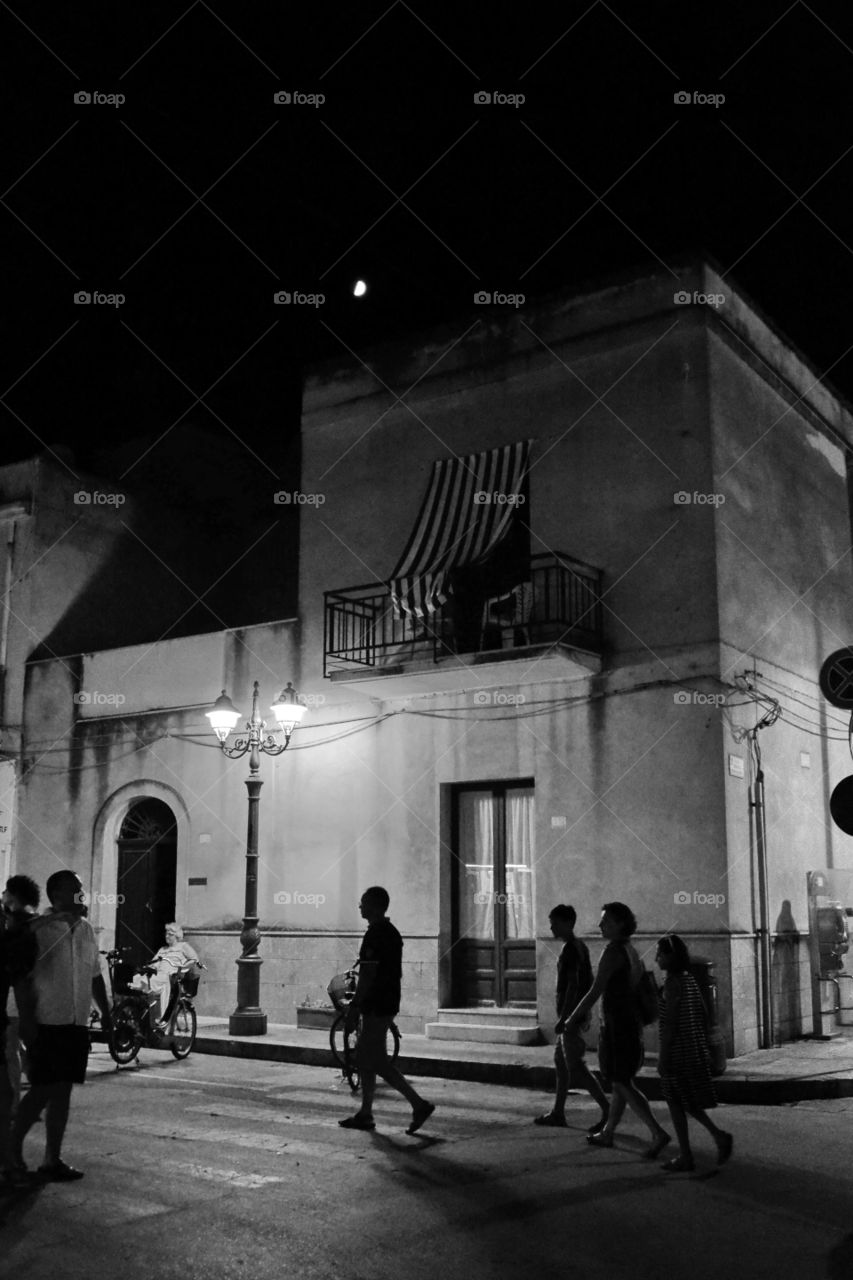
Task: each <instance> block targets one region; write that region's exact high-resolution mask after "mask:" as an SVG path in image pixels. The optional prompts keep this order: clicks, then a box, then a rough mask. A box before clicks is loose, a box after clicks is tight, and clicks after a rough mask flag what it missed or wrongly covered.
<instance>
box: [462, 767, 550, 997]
mask: <svg viewBox="0 0 853 1280" xmlns="http://www.w3.org/2000/svg"><path fill="white" fill-rule="evenodd" d="M453 801H454V814H453V819H454V821H453V831H454V847H453V857H454V867H455V875H454V897H453V944H454V945H453V949H452V952H451V955H452V957H453V968H452V980H453V1003H454V1005H456V1006H458V1007H466V1006H486V1007H497V1008H509V1007H527V1006H530V1005H535V1003H536V943H535V938H534V929H533V864H534V844H533V840H534V821H533V786H532V785H531V784H529V783H528V784H524V783H513V784H506V783H494V784H486V785H481V786H477V787H459V788H456V789H455V791H454V797H453Z"/></svg>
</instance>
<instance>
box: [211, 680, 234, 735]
mask: <svg viewBox="0 0 853 1280" xmlns="http://www.w3.org/2000/svg"><path fill="white" fill-rule="evenodd" d="M204 714H205V715H206V716H207V718H208V720H209V721H210V727H211V729H212V730H213V732H214V733H215V734H216V736H217V738H218V739H219V741H220V742H224V741H225V739H226V738H227V737H228V735H229V733H230V732H231V730H232V729H233V728H234V726H235V724H236V723H237V721H238V720H239V719H240V712H239V711H238V710H237V708H236V707H235V706H234V703H233V702H232V701H231V699H230V698H229V697H228V695H227V693H226V692H225V690H224V689H223V690H222V692H221V694H220V695H219V697H218V698H217V699H216V701H215V702H214V704H213V708H212V710H210V711H206V712H205V713H204Z"/></svg>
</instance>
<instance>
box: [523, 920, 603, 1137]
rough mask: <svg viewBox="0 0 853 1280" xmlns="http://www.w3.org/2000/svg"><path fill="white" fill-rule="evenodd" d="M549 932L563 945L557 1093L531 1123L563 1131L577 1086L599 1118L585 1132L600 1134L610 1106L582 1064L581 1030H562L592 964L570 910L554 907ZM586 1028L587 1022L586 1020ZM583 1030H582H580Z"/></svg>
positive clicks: (559, 970)
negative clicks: (591, 1100)
mask: <svg viewBox="0 0 853 1280" xmlns="http://www.w3.org/2000/svg"><path fill="white" fill-rule="evenodd" d="M548 919H549V921H550V924H551V932H552V934H553V935H554V937H555V938H559V939H560V940H561V941H562V943H563V949H562V951H561V952H560V956H559V959H558V960H557V1025H556V1026H555V1028H554V1030H555V1031H556V1033H557V1043H556V1045H555V1047H554V1066H555V1067H556V1069H557V1092H556V1095H555V1098H554V1106H553V1109H552V1110H551V1111H546V1113H545V1115H544V1116H537V1117H536V1119H535V1120H534V1121H533V1123H534V1124H541V1125H547V1126H549V1127H553V1128H558V1129H563V1128H565V1127H566V1114H565V1107H566V1098H567V1097H568V1093H569V1086H570V1085H580V1086H582V1087H583V1088H584V1089H587V1090H588V1091H589V1093H590V1094H591V1095H592V1097H593V1098H594V1099H595V1101H596V1102H597V1103H598V1105H599V1106H600V1107H601V1118H600V1119H599V1120H598V1121H597V1122H596V1123H595V1124H594V1125H592V1127H591V1128H590V1130H589V1132H590V1133H593V1134H596V1133H600V1132H601V1131H602V1129H603V1128H604V1126H605V1124H606V1123H607V1117H608V1116H609V1114H610V1103H609V1102H608V1100H607V1094H606V1093H605V1092H604V1090H603V1089H602V1087H601V1085H600V1084H599V1082H598V1080H597V1079H596V1077H595V1076H594V1075H593V1074H592V1072H591V1071H590V1069H589V1067H588V1066H587V1065H586V1063H585V1062H584V1053H585V1052H586V1045H585V1044H584V1042H583V1037H582V1036H581V1028H579V1027H572V1029H571V1030H570V1031H566V1027H565V1023H566V1018H568V1016H569V1014H570V1013H571V1012H572V1010H573V1009H574V1008H575V1007H576V1005H577V1004H578V1002H579V1001H580V1000H582V999H583V997H584V996H585V995H586V993H587V991H589V989H590V987H591V986H592V965H591V963H590V959H589V951H588V949H587V946H586V943H585V942H582V941H581V940H580V938H576V937H575V921H576V920H577V913H576V911H575V909H574V907H570V906H567V905H565V904H564V903H560V905H559V906H556V907H554V909H553V911H552V912H551V914H550V915H549V917H548ZM586 1025H587V1026H588V1025H589V1019H588V1018H587V1024H586ZM583 1030H586V1027H584V1028H583Z"/></svg>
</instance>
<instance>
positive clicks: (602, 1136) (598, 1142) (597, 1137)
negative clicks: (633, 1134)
mask: <svg viewBox="0 0 853 1280" xmlns="http://www.w3.org/2000/svg"><path fill="white" fill-rule="evenodd" d="M586 1140H587V1142H588V1143H589V1145H590V1146H591V1147H612V1146H613V1139H612V1138H611V1136H610V1134H609V1133H605V1132H604V1130H602V1131H601V1132H600V1133H588V1134H587V1135H586Z"/></svg>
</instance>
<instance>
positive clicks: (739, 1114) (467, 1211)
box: [0, 1046, 853, 1280]
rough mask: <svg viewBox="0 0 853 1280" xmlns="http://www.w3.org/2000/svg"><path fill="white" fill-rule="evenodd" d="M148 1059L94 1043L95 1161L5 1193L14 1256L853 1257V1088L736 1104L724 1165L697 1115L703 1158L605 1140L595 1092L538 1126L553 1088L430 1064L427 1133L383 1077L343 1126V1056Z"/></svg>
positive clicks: (30, 1271) (822, 1266) (534, 1260)
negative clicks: (304, 1063) (334, 1062)
mask: <svg viewBox="0 0 853 1280" xmlns="http://www.w3.org/2000/svg"><path fill="white" fill-rule="evenodd" d="M142 1061H143V1065H142V1067H141V1068H140V1069H135V1068H129V1069H124V1070H122V1071H121V1072H116V1071H115V1070H114V1069H113V1068H112V1063H111V1061H110V1059H109V1058H108V1056H107V1055H106V1050H105V1049H104V1048H103V1047H101V1046H97V1047H96V1049H95V1051H94V1053H93V1056H92V1059H91V1069H90V1078H89V1081H88V1083H87V1084H86V1085H85V1086H84V1087H82V1088H79V1089H76V1090H75V1092H74V1100H73V1104H72V1115H71V1122H70V1125H69V1130H68V1134H67V1139H66V1147H65V1152H64V1154H65V1156H66V1158H67V1159H68V1160H69V1161H70V1162H71V1163H73V1164H76V1165H78V1166H79V1167H80V1168H82V1169H84V1170H85V1171H86V1177H85V1178H84V1179H83V1180H82V1181H80V1182H77V1183H73V1184H64V1185H56V1184H50V1185H46V1186H43V1187H40V1188H39V1189H38V1190H35V1191H32V1192H28V1193H26V1194H22V1195H20V1196H17V1197H15V1198H12V1199H10V1198H6V1199H4V1200H2V1201H0V1275H2V1276H3V1277H6V1276H9V1277H16V1278H17V1277H27V1280H77V1278H78V1277H80V1278H81V1280H82V1278H83V1277H86V1280H101V1278H102V1277H103V1280H107V1277H109V1278H110V1280H117V1278H118V1280H123V1278H125V1277H129V1278H133V1280H136V1278H137V1277H138V1278H140V1280H155V1278H157V1280H171V1278H172V1277H176V1278H177V1277H187V1278H189V1280H195V1278H196V1277H198V1278H199V1280H201V1278H202V1277H207V1278H209V1280H220V1278H221V1277H223V1278H224V1277H251V1278H252V1280H265V1278H266V1277H275V1278H276V1280H280V1278H282V1277H290V1276H293V1277H299V1278H300V1280H302V1278H304V1280H315V1278H319V1277H327V1276H328V1277H341V1278H343V1280H385V1278H386V1277H387V1278H388V1280H392V1278H393V1280H401V1278H405V1280H409V1278H411V1280H421V1277H423V1278H426V1277H429V1278H430V1280H433V1278H438V1280H449V1278H450V1277H457V1276H459V1277H464V1280H480V1277H484V1278H485V1277H489V1280H493V1277H496V1276H501V1277H507V1278H508V1280H513V1278H514V1277H521V1276H525V1277H527V1276H531V1277H554V1278H555V1280H557V1278H558V1277H559V1280H711V1277H713V1278H714V1280H718V1277H720V1276H721V1275H728V1276H731V1277H737V1278H738V1280H740V1277H744V1278H745V1280H765V1277H766V1278H767V1280H780V1277H785V1276H788V1275H796V1276H797V1277H800V1278H802V1280H818V1277H820V1278H821V1280H823V1278H824V1277H825V1278H827V1280H841V1278H842V1277H843V1278H844V1280H849V1277H851V1276H853V1234H851V1231H853V1221H851V1192H853V1162H851V1161H850V1159H849V1148H850V1127H851V1119H853V1100H844V1101H837V1102H824V1103H801V1104H799V1105H797V1106H789V1107H783V1108H767V1107H765V1108H754V1107H737V1108H735V1107H725V1108H722V1107H721V1108H720V1109H719V1111H718V1116H719V1119H720V1123H721V1124H722V1125H723V1126H724V1127H725V1128H729V1129H731V1130H732V1132H733V1133H734V1134H735V1141H736V1146H735V1155H734V1157H733V1159H732V1161H731V1163H730V1164H729V1165H727V1166H726V1167H725V1168H724V1169H722V1170H720V1171H717V1170H716V1167H715V1164H714V1159H715V1152H714V1150H713V1148H712V1146H711V1144H710V1141H709V1140H708V1139H707V1138H706V1136H705V1135H704V1134H702V1135H701V1136H697V1138H696V1142H695V1154H696V1157H697V1173H696V1175H694V1176H691V1177H688V1176H684V1175H680V1176H672V1175H667V1174H664V1173H663V1172H662V1171H661V1170H660V1168H659V1167H658V1164H657V1163H655V1164H651V1165H650V1164H649V1163H648V1162H646V1161H644V1160H643V1159H642V1158H641V1157H640V1151H641V1149H642V1147H643V1145H645V1144H644V1141H643V1139H644V1135H643V1133H642V1132H641V1130H640V1129H639V1127H638V1125H637V1122H636V1121H634V1120H633V1119H630V1120H628V1121H626V1122H625V1124H624V1136H620V1137H619V1139H618V1141H619V1146H618V1149H614V1150H612V1151H601V1150H595V1149H593V1148H590V1147H588V1146H587V1144H586V1142H585V1141H584V1138H583V1133H584V1131H585V1129H586V1127H587V1125H588V1124H589V1123H590V1122H591V1119H592V1117H593V1116H594V1108H593V1107H592V1105H591V1104H590V1103H587V1102H584V1101H583V1100H582V1099H581V1098H573V1099H570V1103H569V1122H570V1125H571V1126H572V1127H571V1128H569V1129H568V1130H541V1129H537V1128H534V1127H533V1126H532V1124H531V1123H530V1121H531V1118H532V1116H534V1115H536V1114H538V1113H539V1112H540V1111H542V1110H543V1107H544V1105H545V1104H547V1097H546V1096H545V1095H542V1094H539V1093H532V1092H528V1091H526V1090H521V1089H506V1088H492V1087H488V1086H482V1085H473V1084H464V1083H459V1082H455V1081H446V1080H434V1079H430V1080H424V1081H423V1082H422V1083H421V1085H419V1087H420V1088H421V1089H422V1091H423V1093H424V1094H425V1096H427V1097H429V1098H432V1099H433V1100H434V1101H435V1102H436V1103H437V1104H438V1109H437V1111H436V1114H435V1116H434V1117H433V1119H432V1120H431V1121H430V1123H429V1125H428V1126H427V1128H426V1129H425V1131H424V1132H423V1133H422V1134H418V1135H417V1136H416V1137H407V1136H406V1134H405V1133H404V1129H405V1127H406V1125H407V1124H408V1119H409V1110H408V1107H407V1106H406V1105H405V1103H403V1101H402V1099H399V1098H397V1096H396V1095H392V1094H390V1093H388V1092H387V1091H382V1092H381V1093H380V1094H379V1095H378V1097H377V1107H376V1117H377V1130H376V1132H375V1133H373V1134H367V1133H357V1132H346V1131H343V1130H341V1129H339V1127H338V1124H337V1121H338V1120H339V1119H340V1118H341V1117H342V1116H344V1115H347V1114H349V1113H350V1112H351V1111H352V1110H353V1106H352V1103H351V1099H350V1094H349V1089H348V1088H347V1086H346V1085H345V1084H343V1083H342V1082H341V1081H340V1079H339V1078H338V1077H337V1076H336V1075H335V1074H334V1073H333V1072H332V1071H329V1070H324V1069H322V1068H313V1067H293V1066H287V1065H278V1064H263V1063H257V1062H246V1061H239V1060H230V1059H224V1058H212V1057H200V1056H194V1057H191V1058H189V1059H188V1060H187V1061H186V1062H184V1063H178V1062H174V1061H173V1060H172V1059H171V1057H167V1056H166V1055H165V1054H162V1053H155V1052H152V1051H143V1055H142ZM656 1110H657V1111H658V1113H659V1114H660V1115H661V1117H662V1118H663V1116H664V1110H665V1109H664V1108H663V1107H662V1106H658V1107H656ZM42 1138H43V1133H42V1130H41V1128H39V1129H36V1130H34V1131H33V1133H32V1134H31V1136H30V1138H29V1139H28V1148H27V1157H28V1162H29V1164H30V1165H31V1167H33V1166H35V1165H37V1164H38V1163H39V1162H40V1159H41V1141H42ZM674 1151H675V1148H674V1147H672V1148H669V1149H668V1151H667V1153H666V1154H667V1155H669V1154H674Z"/></svg>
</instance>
